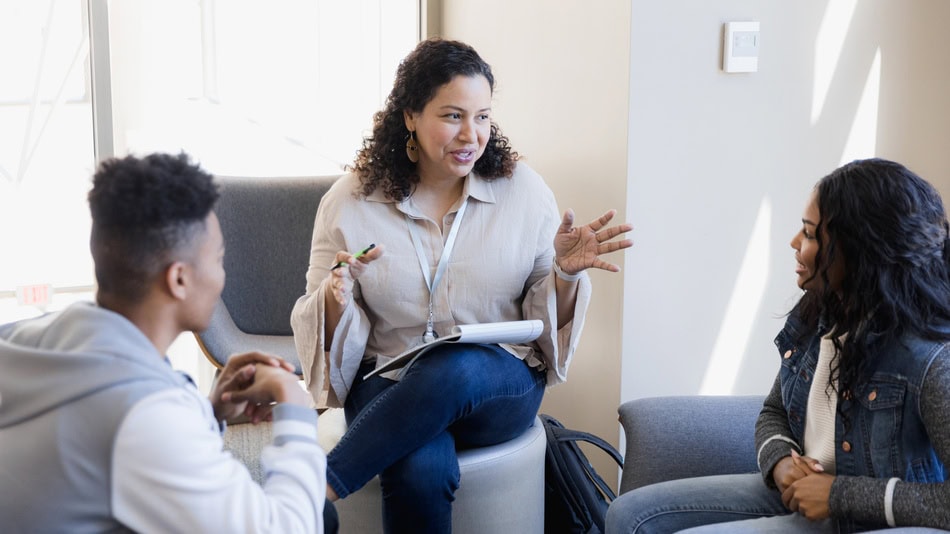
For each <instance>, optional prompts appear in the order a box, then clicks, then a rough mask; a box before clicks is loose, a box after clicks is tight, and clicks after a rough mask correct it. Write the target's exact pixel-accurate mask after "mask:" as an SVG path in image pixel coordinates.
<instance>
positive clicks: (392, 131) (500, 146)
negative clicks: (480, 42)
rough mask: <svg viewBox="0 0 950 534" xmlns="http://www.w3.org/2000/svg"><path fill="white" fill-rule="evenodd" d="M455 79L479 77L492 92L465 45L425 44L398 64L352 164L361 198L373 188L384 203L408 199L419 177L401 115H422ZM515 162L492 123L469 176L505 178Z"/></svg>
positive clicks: (482, 66)
mask: <svg viewBox="0 0 950 534" xmlns="http://www.w3.org/2000/svg"><path fill="white" fill-rule="evenodd" d="M456 76H483V77H485V79H486V80H488V86H489V88H490V89H491V90H492V92H494V89H495V77H494V76H493V75H492V72H491V67H490V66H489V65H488V64H487V63H485V61H484V60H483V59H482V58H481V57H480V56H479V55H478V53H477V52H475V49H474V48H472V47H471V46H469V45H467V44H465V43H461V42H458V41H449V40H443V39H428V40H426V41H422V42H420V43H419V44H418V46H416V48H415V50H413V51H412V52H410V53H409V55H408V56H406V58H405V59H403V61H402V63H400V65H399V68H398V69H397V70H396V80H395V82H394V83H393V89H392V91H391V92H390V93H389V97H388V98H387V99H386V107H385V108H383V109H382V110H380V111H378V112H376V114H375V115H373V133H372V135H371V136H370V137H366V138H365V139H363V147H362V148H361V149H360V150H359V152H357V155H356V161H355V162H354V164H353V170H354V171H355V172H356V174H357V175H358V176H359V178H360V183H361V184H362V187H361V190H360V192H361V193H362V194H363V195H369V194H370V193H372V192H373V191H375V190H376V188H377V187H382V188H383V191H384V192H385V194H386V197H387V198H390V199H393V200H396V201H401V200H404V199H406V198H408V197H409V196H410V195H412V192H413V189H414V188H415V185H416V184H418V183H419V174H418V172H417V171H416V165H415V164H414V163H412V162H411V161H409V158H408V157H407V156H406V150H405V147H406V141H407V140H408V139H409V132H408V130H406V124H405V121H404V119H403V111H407V110H408V111H411V112H418V111H422V109H423V108H424V107H425V106H426V104H428V103H429V101H430V100H432V98H433V97H435V94H436V92H437V91H438V90H439V88H440V87H442V86H443V85H445V84H447V83H449V82H450V81H452V79H453V78H455V77H456ZM517 160H518V154H517V153H516V152H513V151H512V149H511V146H510V145H509V143H508V138H507V137H505V136H504V135H502V133H501V130H500V129H499V128H498V125H497V124H495V123H494V122H493V123H492V124H491V135H490V137H489V139H488V146H486V147H485V152H484V154H482V156H481V157H480V158H479V159H478V161H476V162H475V168H474V172H476V173H477V174H478V175H479V176H481V177H483V178H485V179H487V180H492V179H495V178H500V177H503V176H508V177H510V176H511V174H512V173H513V172H514V168H515V162H516V161H517Z"/></svg>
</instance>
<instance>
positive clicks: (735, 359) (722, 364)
mask: <svg viewBox="0 0 950 534" xmlns="http://www.w3.org/2000/svg"><path fill="white" fill-rule="evenodd" d="M771 227H772V203H771V202H770V201H769V199H768V197H765V198H763V199H762V204H760V205H759V214H758V215H757V216H756V219H755V226H753V229H752V235H751V237H750V238H749V244H748V246H747V247H746V252H745V257H744V258H742V266H741V267H740V268H739V275H738V276H737V277H736V283H735V285H734V287H733V290H732V296H731V297H730V298H729V305H728V306H727V307H726V313H725V315H724V319H723V322H722V325H721V326H720V327H719V337H718V338H717V339H716V345H715V346H714V348H713V352H712V356H711V357H710V358H709V361H708V364H707V367H706V374H705V376H704V377H703V384H702V387H700V390H699V394H700V395H729V394H731V393H733V387H734V386H735V383H736V379H737V378H738V375H739V367H740V366H741V365H742V356H743V355H744V354H745V350H746V346H747V345H748V344H749V337H750V336H751V335H752V326H753V325H754V324H755V318H756V317H757V316H758V314H759V308H760V307H761V305H762V297H763V296H764V295H765V287H766V284H767V282H768V279H769V236H770V235H771Z"/></svg>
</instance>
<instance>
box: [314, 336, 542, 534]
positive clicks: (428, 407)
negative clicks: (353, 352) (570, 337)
mask: <svg viewBox="0 0 950 534" xmlns="http://www.w3.org/2000/svg"><path fill="white" fill-rule="evenodd" d="M372 368H373V366H372V364H369V365H366V364H364V366H363V367H362V368H361V369H360V372H359V375H360V376H359V377H357V379H356V381H355V383H354V385H353V387H352V388H351V389H350V393H349V396H348V397H347V399H346V403H345V406H344V408H345V413H346V420H347V425H348V428H347V431H346V434H344V435H343V438H342V439H341V440H340V442H339V443H338V444H337V446H336V447H334V448H333V450H331V451H330V454H329V455H328V456H327V483H328V484H330V486H331V487H332V488H333V490H334V491H336V494H337V495H339V496H340V498H344V497H346V496H347V495H349V494H350V493H352V492H354V491H356V490H358V489H359V488H361V487H362V486H363V485H364V484H366V483H367V482H368V481H369V480H370V479H371V478H373V477H374V476H376V475H377V474H379V475H380V483H381V485H382V491H383V525H384V527H385V531H386V532H388V533H401V532H413V533H427V532H433V533H435V532H451V530H452V501H453V500H454V499H455V490H456V489H458V487H459V466H458V457H457V455H456V452H455V451H456V449H464V448H470V447H480V446H487V445H494V444H497V443H502V442H504V441H508V440H510V439H513V438H515V437H518V436H520V435H521V434H522V433H524V431H525V430H527V429H528V427H529V426H531V424H532V422H533V421H534V417H535V416H536V415H537V412H538V407H539V406H540V405H541V397H542V396H543V395H544V386H545V377H544V373H543V372H541V371H538V370H536V369H532V368H530V367H528V366H527V365H526V364H525V363H524V362H523V361H521V360H519V359H518V358H516V357H514V356H512V355H511V354H509V353H508V352H506V351H505V350H504V349H502V348H500V347H498V346H497V345H472V344H449V345H443V346H441V347H438V348H436V349H433V350H432V351H430V352H429V353H427V354H425V355H424V356H422V357H420V358H419V359H418V360H416V362H415V364H414V365H413V366H412V367H411V368H410V369H409V370H408V372H407V373H406V374H405V376H403V377H402V379H401V380H400V381H399V382H395V381H393V380H389V379H386V378H382V377H380V376H374V377H372V378H370V379H369V380H366V381H362V379H361V377H362V376H363V375H364V374H365V373H367V372H369V371H371V370H372ZM344 528H345V526H344Z"/></svg>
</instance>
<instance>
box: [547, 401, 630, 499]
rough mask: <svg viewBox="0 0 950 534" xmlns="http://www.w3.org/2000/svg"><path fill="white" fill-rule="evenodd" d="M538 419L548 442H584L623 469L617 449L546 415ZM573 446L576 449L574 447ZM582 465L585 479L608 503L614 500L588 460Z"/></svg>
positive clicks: (592, 435) (611, 492)
mask: <svg viewBox="0 0 950 534" xmlns="http://www.w3.org/2000/svg"><path fill="white" fill-rule="evenodd" d="M538 417H540V418H541V421H542V422H543V423H544V428H545V430H546V431H547V434H548V441H549V442H550V441H552V440H553V441H555V442H559V443H563V442H577V441H586V442H588V443H590V444H592V445H595V446H597V447H598V448H600V449H601V450H603V451H604V452H606V453H607V454H608V455H610V457H611V458H613V459H614V461H615V462H617V465H618V466H620V467H621V468H622V467H623V456H621V454H620V453H619V452H617V449H615V448H614V447H613V446H612V445H611V444H609V443H607V442H606V441H604V440H603V439H601V438H600V437H598V436H595V435H594V434H590V433H588V432H582V431H580V430H572V429H569V428H564V425H562V424H561V422H560V421H558V420H557V419H555V418H553V417H551V416H549V415H546V414H539V415H538ZM574 446H575V447H576V445H574ZM557 454H560V452H559V451H558V452H557ZM581 457H582V458H584V459H585V460H586V457H585V456H583V455H581ZM562 461H563V460H559V461H558V463H561V462H562ZM582 463H583V465H582V467H583V469H584V473H585V474H586V475H587V478H588V479H590V480H591V481H592V482H593V483H594V484H596V485H597V487H598V488H599V489H600V491H601V493H602V494H603V495H604V497H606V498H607V500H608V502H609V501H612V500H614V499H616V498H617V495H616V494H615V493H614V492H613V490H611V489H610V486H608V485H607V483H606V482H605V481H604V479H603V478H601V476H600V475H599V474H597V471H595V470H594V468H593V466H592V465H590V461H589V460H588V461H585V462H582Z"/></svg>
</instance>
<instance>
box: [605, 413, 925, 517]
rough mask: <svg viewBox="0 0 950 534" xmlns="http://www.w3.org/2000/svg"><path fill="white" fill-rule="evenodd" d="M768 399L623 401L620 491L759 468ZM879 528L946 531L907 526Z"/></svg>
mask: <svg viewBox="0 0 950 534" xmlns="http://www.w3.org/2000/svg"><path fill="white" fill-rule="evenodd" d="M764 400H765V397H763V396H758V395H750V396H722V397H718V396H699V395H697V396H676V397H652V398H644V399H637V400H632V401H629V402H625V403H623V404H622V405H621V406H620V409H619V412H620V423H621V424H622V425H623V430H624V434H625V436H626V439H627V448H626V455H625V456H624V465H623V475H622V477H621V481H620V493H621V494H622V493H626V492H628V491H630V490H633V489H636V488H639V487H641V486H646V485H648V484H654V483H657V482H663V481H666V480H676V479H681V478H689V477H699V476H708V475H727V474H737V473H754V472H757V471H758V469H759V468H758V465H756V460H755V456H756V455H755V452H756V451H755V439H754V431H755V421H756V418H758V416H759V411H760V410H761V409H762V402H763V401H764ZM696 443H702V447H696ZM709 451H715V454H710V453H709ZM875 532H882V533H883V532H887V533H894V534H896V533H898V532H900V533H911V532H913V533H921V534H923V533H935V532H943V531H940V530H936V529H931V528H922V527H903V528H895V529H889V530H883V531H875Z"/></svg>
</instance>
